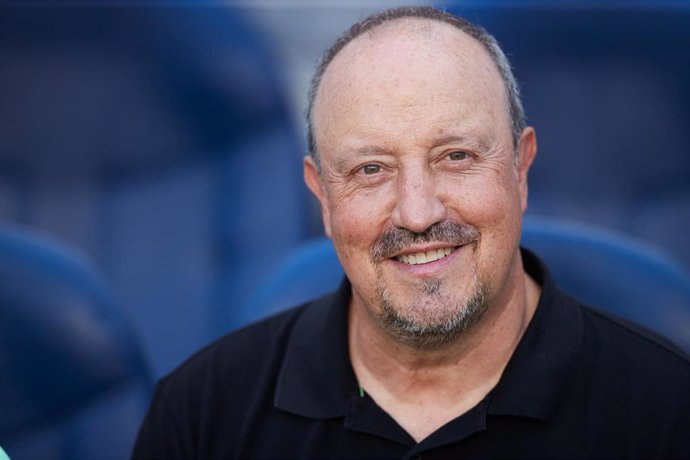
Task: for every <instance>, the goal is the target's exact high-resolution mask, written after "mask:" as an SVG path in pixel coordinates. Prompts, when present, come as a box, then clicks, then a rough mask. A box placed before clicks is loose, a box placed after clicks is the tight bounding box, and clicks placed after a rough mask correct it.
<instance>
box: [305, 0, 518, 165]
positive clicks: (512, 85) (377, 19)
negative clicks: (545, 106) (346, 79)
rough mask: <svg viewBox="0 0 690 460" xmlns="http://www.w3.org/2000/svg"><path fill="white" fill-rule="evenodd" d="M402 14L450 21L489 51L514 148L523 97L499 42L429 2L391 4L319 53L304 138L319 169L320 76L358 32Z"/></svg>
mask: <svg viewBox="0 0 690 460" xmlns="http://www.w3.org/2000/svg"><path fill="white" fill-rule="evenodd" d="M404 18H420V19H431V20H434V21H440V22H445V23H447V24H450V25H452V26H454V27H456V28H458V29H460V30H461V31H463V32H464V33H466V34H467V35H469V36H470V37H472V38H474V39H475V40H477V41H478V42H479V43H481V45H482V46H483V47H484V49H485V50H486V51H487V52H488V53H489V56H491V59H492V60H493V61H494V63H495V64H496V67H497V68H498V72H499V73H500V74H501V78H502V79H503V83H504V84H505V87H506V93H507V96H508V110H509V115H510V122H511V123H510V124H511V130H512V136H513V146H514V148H515V150H516V152H517V146H518V142H519V141H520V134H522V130H523V129H525V126H526V121H525V110H524V109H523V107H522V101H521V100H520V88H519V87H518V84H517V82H516V81H515V76H514V75H513V71H512V69H511V67H510V62H508V58H507V57H506V55H505V53H503V50H502V49H501V47H500V46H499V45H498V42H497V41H496V39H495V38H494V37H493V35H491V34H489V33H488V32H487V31H486V30H484V29H483V28H482V27H480V26H477V25H475V24H472V23H471V22H469V21H467V20H466V19H463V18H459V17H456V16H453V15H452V14H450V13H446V12H445V11H440V10H437V9H436V8H433V7H430V6H413V7H401V8H392V9H388V10H385V11H383V12H381V13H377V14H374V15H371V16H369V17H367V18H365V19H363V20H361V21H359V22H357V23H356V24H354V25H353V26H352V27H350V29H349V30H348V31H347V32H345V33H344V34H343V35H341V36H340V37H339V38H338V39H337V40H336V41H335V43H333V45H332V46H331V47H330V48H328V49H327V50H326V52H325V53H324V54H323V56H322V57H321V61H320V62H319V65H318V66H317V67H316V71H315V72H314V76H313V77H312V80H311V83H310V85H309V95H308V105H307V142H308V147H309V153H310V155H311V156H312V158H313V159H314V163H315V164H316V167H317V169H319V170H320V167H321V164H320V163H321V162H320V159H319V155H318V152H317V151H316V140H315V139H314V123H313V120H312V112H313V109H314V100H315V99H316V94H317V92H318V90H319V85H320V84H321V78H322V77H323V74H324V72H325V71H326V68H327V67H328V65H329V64H330V63H331V61H332V60H333V58H335V56H336V55H337V54H338V53H339V52H340V50H342V49H343V48H344V47H345V45H347V44H348V43H350V42H351V41H352V40H354V39H355V38H357V37H359V36H360V35H362V34H364V33H366V32H368V31H370V30H373V29H376V28H377V27H380V26H382V25H384V24H387V23H390V22H392V21H395V20H398V19H404Z"/></svg>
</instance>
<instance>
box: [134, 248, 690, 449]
mask: <svg viewBox="0 0 690 460" xmlns="http://www.w3.org/2000/svg"><path fill="white" fill-rule="evenodd" d="M523 260H524V263H525V268H526V270H527V271H528V273H530V275H532V276H533V277H534V279H535V280H536V281H537V282H538V283H539V284H540V285H541V286H542V287H543V292H542V296H541V299H540V301H539V305H538V307H537V310H536V313H535V315H534V317H533V319H532V321H531V323H530V324H529V326H528V328H527V330H526V331H525V334H524V336H523V338H522V340H521V341H520V343H519V345H518V347H517V349H516V350H515V353H514V355H513V356H512V357H511V359H510V362H509V363H508V366H507V367H506V369H505V371H504V373H503V375H502V377H501V379H500V381H499V383H498V384H497V385H496V387H495V388H494V389H493V390H492V391H491V392H490V393H489V394H488V395H487V396H486V397H485V398H484V399H483V400H482V401H481V402H480V403H479V404H477V405H476V406H475V407H474V408H472V409H471V410H469V411H468V412H466V413H465V414H462V415H460V416H459V417H457V418H456V419H454V420H452V421H450V422H449V423H447V424H446V425H444V426H442V427H441V428H439V429H438V430H437V431H436V432H434V433H432V434H431V435H430V436H428V437H427V438H426V439H424V440H423V441H421V442H419V443H416V442H415V441H414V440H413V439H412V438H411V437H410V436H409V435H408V434H407V433H406V432H405V431H404V430H403V429H402V428H401V427H400V426H399V425H398V424H397V423H396V422H395V421H394V420H393V419H392V418H391V417H390V416H389V415H388V414H387V413H386V412H384V411H383V410H382V409H381V408H380V407H379V406H377V405H376V403H375V402H374V401H373V400H372V399H371V398H370V397H369V396H368V395H367V394H366V389H365V391H364V392H363V393H362V392H361V391H360V389H359V386H358V383H357V380H356V378H355V375H354V372H353V370H352V367H351V365H350V361H349V357H348V347H347V305H348V301H349V298H350V285H349V283H347V281H345V282H343V284H342V286H341V287H340V289H339V290H338V291H337V292H336V293H334V294H332V295H330V296H326V297H324V298H321V299H319V300H317V301H315V302H312V303H309V304H306V305H304V306H301V307H299V308H296V309H293V310H290V311H288V312H285V313H282V314H280V315H278V316H275V317H272V318H270V319H267V320H264V321H262V322H260V323H257V324H255V325H252V326H249V327H247V328H245V329H243V330H240V331H237V332H235V333H232V334H230V335H228V336H226V337H224V338H222V339H220V340H219V341H217V342H215V343H214V344H212V345H210V346H209V347H207V348H206V349H204V350H202V351H201V352H199V353H198V354H196V355H195V356H193V357H192V358H191V359H190V360H188V361H187V362H186V363H185V364H183V365H182V366H181V367H180V368H179V369H177V370H176V371H174V372H173V373H172V374H171V375H169V376H168V377H166V378H164V379H163V380H161V382H160V383H159V384H158V387H157V391H156V395H155V398H154V400H153V402H152V404H151V408H150V410H149V413H148V415H147V417H146V420H145V422H144V424H143V426H142V428H141V432H140V434H139V438H138V440H137V445H136V448H135V452H134V458H166V459H172V458H351V459H355V458H357V459H366V458H380V459H394V458H405V459H408V458H409V459H412V458H453V459H456V458H690V361H689V360H688V358H687V357H686V356H684V355H683V353H682V352H681V351H679V350H678V349H676V348H675V347H673V346H672V345H670V344H669V343H667V342H665V341H664V340H663V339H659V338H657V337H655V336H653V335H652V334H650V333H649V332H646V331H643V330H641V329H639V328H637V327H635V326H632V325H630V324H627V323H624V322H622V321H621V320H617V319H612V318H611V317H609V316H607V315H605V314H602V313H599V312H597V311H595V310H592V309H589V308H587V307H584V306H583V305H581V304H580V303H578V302H577V301H575V300H573V299H572V298H570V297H568V296H567V295H565V294H564V293H563V292H561V291H560V290H558V288H557V287H556V286H555V285H554V284H553V281H552V280H551V278H550V277H549V275H548V273H547V272H546V270H545V268H544V267H543V266H542V265H541V263H540V262H539V261H538V260H537V259H536V258H535V257H534V256H533V255H531V254H530V253H529V252H526V251H523ZM649 308H654V305H650V306H649Z"/></svg>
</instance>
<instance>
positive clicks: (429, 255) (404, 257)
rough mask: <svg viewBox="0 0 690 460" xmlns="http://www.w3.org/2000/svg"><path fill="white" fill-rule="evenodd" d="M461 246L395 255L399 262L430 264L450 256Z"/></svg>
mask: <svg viewBox="0 0 690 460" xmlns="http://www.w3.org/2000/svg"><path fill="white" fill-rule="evenodd" d="M458 247H459V246H451V247H447V248H439V249H432V250H431V251H426V252H415V253H412V254H401V255H399V256H396V257H394V258H395V260H397V261H398V262H402V263H404V264H407V265H420V264H428V263H431V262H436V261H437V260H440V259H443V258H444V257H447V256H449V255H450V254H451V253H452V252H453V251H454V250H456V249H457V248H458Z"/></svg>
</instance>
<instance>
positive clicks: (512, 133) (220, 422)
mask: <svg viewBox="0 0 690 460" xmlns="http://www.w3.org/2000/svg"><path fill="white" fill-rule="evenodd" d="M308 118H309V120H308V121H309V126H310V148H311V151H312V152H311V157H309V158H307V159H306V160H305V166H304V176H305V181H306V183H307V185H308V187H309V188H310V189H311V191H312V192H313V193H314V194H315V195H316V197H317V198H318V200H319V202H320V204H321V209H322V213H323V222H324V226H325V229H326V233H327V234H328V235H329V236H330V237H331V238H332V240H333V243H334V245H335V248H336V251H337V253H338V257H339V259H340V261H341V263H342V266H343V268H344V270H345V273H346V276H347V279H346V280H345V281H344V282H343V284H342V286H341V288H340V290H339V291H338V292H337V293H335V294H334V295H332V296H328V297H325V298H323V299H320V300H318V301H315V302H312V303H310V304H307V305H306V306H302V307H300V308H297V309H293V310H290V311H288V312H287V313H284V314H282V315H279V316H277V317H274V318H271V319H268V320H266V321H263V322H261V323H259V324H257V325H254V326H250V327H249V328H246V329H244V330H242V331H239V332H236V333H234V334H231V335H229V336H227V337H225V338H223V339H221V340H220V341H219V342H217V343H215V344H213V345H211V346H210V347H208V348H207V349H205V350H204V351H202V352H200V353H199V354H197V355H196V356H195V357H193V358H192V359H191V360H189V361H188V362H187V363H186V364H184V365H183V366H182V367H181V368H180V369H178V370H177V371H175V372H174V373H173V374H172V375H171V376H168V377H166V378H165V379H164V380H163V381H162V382H161V383H160V384H159V387H158V390H157V393H156V397H155V399H154V402H153V404H152V407H151V410H150V412H149V415H148V416H147V419H146V421H145V423H144V426H143V427H142V430H141V433H140V436H139V439H138V443H137V448H136V450H135V454H134V457H135V458H156V457H160V458H297V457H299V458H421V457H432V458H436V457H440V458H462V457H487V458H494V457H516V458H536V457H545V458H554V457H577V458H586V457H597V458H601V457H610V458H621V457H640V458H647V457H659V458H668V457H685V458H687V457H689V456H690V397H689V396H688V389H690V362H689V361H688V359H687V357H684V356H683V355H682V353H681V352H680V351H678V350H676V349H675V348H674V347H672V346H671V345H668V344H666V343H665V342H663V341H662V340H660V339H656V338H652V337H651V336H650V335H649V334H648V333H646V332H643V331H640V330H638V329H636V328H634V327H632V326H624V325H621V324H619V323H618V322H617V321H616V320H613V319H610V318H608V317H606V316H604V315H602V314H600V313H596V312H594V311H593V310H590V309H587V308H585V307H583V306H582V305H580V304H579V303H578V302H576V301H575V300H573V299H570V298H569V297H567V296H566V295H564V294H563V293H562V292H560V291H559V290H558V289H557V288H556V287H555V286H554V285H553V282H552V281H551V279H550V277H549V275H548V273H547V272H546V271H545V268H544V267H543V266H542V265H541V263H540V262H539V261H538V260H537V259H536V258H535V257H534V256H533V255H531V254H530V253H529V252H526V251H522V252H521V250H520V248H519V240H520V229H521V218H522V214H523V212H524V211H525V209H526V207H527V173H528V170H529V168H530V165H531V163H532V161H533V160H534V157H535V154H536V137H535V132H534V129H532V128H530V127H525V122H524V114H523V110H522V106H521V103H520V99H519V95H518V90H517V85H516V84H515V80H514V78H513V76H512V73H511V70H510V67H509V65H508V63H507V61H506V58H505V56H504V55H503V53H502V52H501V50H500V48H499V47H498V45H497V44H496V43H495V41H494V39H493V38H492V37H491V36H489V35H488V34H487V33H486V32H484V31H483V30H481V29H479V28H477V27H475V26H473V25H472V24H470V23H467V22H465V21H463V20H461V19H458V18H455V17H453V16H450V15H448V14H445V13H443V12H439V11H437V10H434V9H432V8H427V7H423V8H401V9H395V10H389V11H386V12H384V13H381V14H379V15H376V16H373V17H371V18H367V19H365V20H364V21H362V22H360V23H358V24H356V25H355V26H353V28H352V29H351V30H350V31H349V32H348V33H346V34H345V35H344V36H343V37H342V38H341V39H340V40H339V41H338V42H336V43H335V44H334V45H333V47H332V48H331V49H330V50H329V51H327V53H326V55H325V57H324V60H323V62H322V64H321V65H320V67H319V68H318V69H317V72H316V75H315V77H314V80H313V85H312V91H311V94H310V107H309V117H308Z"/></svg>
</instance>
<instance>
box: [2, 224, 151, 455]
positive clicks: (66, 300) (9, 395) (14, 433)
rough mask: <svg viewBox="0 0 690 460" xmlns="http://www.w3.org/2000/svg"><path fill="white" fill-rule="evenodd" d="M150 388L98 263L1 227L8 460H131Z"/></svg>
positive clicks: (4, 416)
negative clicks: (98, 270)
mask: <svg viewBox="0 0 690 460" xmlns="http://www.w3.org/2000/svg"><path fill="white" fill-rule="evenodd" d="M151 390H152V384H151V378H150V375H149V370H148V367H147V365H146V363H145V361H144V358H143V354H142V352H141V349H140V347H139V343H138V341H137V338H136V337H135V335H134V334H133V331H132V328H131V325H130V324H129V322H128V321H127V319H126V318H125V317H124V315H123V313H122V311H120V310H119V309H117V308H116V307H115V305H114V300H113V298H112V297H111V295H110V293H109V291H108V289H107V287H106V285H105V284H104V281H103V280H102V278H101V277H100V276H99V275H98V274H97V272H96V271H95V270H94V267H93V266H91V265H90V264H89V262H88V261H87V260H86V259H84V258H83V257H82V256H81V255H80V253H78V252H75V251H74V250H73V249H72V248H70V247H67V246H65V245H63V244H62V243H60V242H57V241H55V240H52V239H50V238H48V237H46V236H44V235H40V234H37V233H34V232H32V231H29V230H27V229H18V228H8V227H6V226H3V227H0V446H2V447H3V448H4V449H5V450H6V451H7V453H8V455H9V456H10V458H12V459H13V460H22V459H27V460H31V459H47V460H52V459H55V460H63V459H64V460H68V459H72V460H87V459H96V458H98V459H122V458H127V457H128V456H129V455H130V450H131V448H132V445H133V441H134V437H135V435H136V432H137V429H138V426H139V424H140V423H141V420H142V418H143V415H144V413H145V410H146V407H147V404H148V400H149V397H150V395H151Z"/></svg>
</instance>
